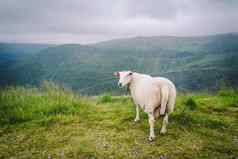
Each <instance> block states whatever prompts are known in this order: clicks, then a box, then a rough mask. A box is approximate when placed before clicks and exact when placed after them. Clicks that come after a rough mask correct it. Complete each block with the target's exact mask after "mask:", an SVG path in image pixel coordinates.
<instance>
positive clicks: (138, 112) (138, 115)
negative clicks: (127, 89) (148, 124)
mask: <svg viewBox="0 0 238 159" xmlns="http://www.w3.org/2000/svg"><path fill="white" fill-rule="evenodd" d="M139 120H140V110H139V105H136V117H135V120H134V121H135V122H137V121H139Z"/></svg>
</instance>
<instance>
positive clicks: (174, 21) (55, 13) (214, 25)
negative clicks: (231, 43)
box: [0, 0, 238, 44]
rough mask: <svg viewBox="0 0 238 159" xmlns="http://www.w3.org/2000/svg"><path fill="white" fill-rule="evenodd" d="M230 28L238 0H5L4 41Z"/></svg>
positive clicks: (1, 8)
mask: <svg viewBox="0 0 238 159" xmlns="http://www.w3.org/2000/svg"><path fill="white" fill-rule="evenodd" d="M225 32H238V0H0V41H1V42H33V43H82V44H85V43H92V42H97V41H103V40H109V39H112V38H123V37H132V36H159V35H176V36H192V35H207V34H216V33H225Z"/></svg>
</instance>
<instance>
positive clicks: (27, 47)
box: [0, 43, 54, 85]
mask: <svg viewBox="0 0 238 159" xmlns="http://www.w3.org/2000/svg"><path fill="white" fill-rule="evenodd" d="M50 46H54V45H49V44H29V43H0V75H1V78H0V85H6V84H8V83H9V82H10V81H8V80H11V79H12V74H15V72H12V71H13V69H12V68H13V67H15V65H16V64H17V63H22V62H23V61H24V60H25V58H28V57H29V56H33V55H34V53H37V52H39V51H41V50H43V49H46V48H48V47H50Z"/></svg>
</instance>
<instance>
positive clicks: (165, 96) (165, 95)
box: [160, 87, 169, 115]
mask: <svg viewBox="0 0 238 159" xmlns="http://www.w3.org/2000/svg"><path fill="white" fill-rule="evenodd" d="M161 89H162V90H161V92H162V99H161V106H160V115H164V114H165V111H166V106H167V103H168V98H169V91H168V88H167V87H163V88H161Z"/></svg>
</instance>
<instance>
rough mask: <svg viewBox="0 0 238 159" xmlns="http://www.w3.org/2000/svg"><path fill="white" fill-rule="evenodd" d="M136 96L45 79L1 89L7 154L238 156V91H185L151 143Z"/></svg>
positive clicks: (1, 131) (0, 153)
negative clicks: (164, 130)
mask: <svg viewBox="0 0 238 159" xmlns="http://www.w3.org/2000/svg"><path fill="white" fill-rule="evenodd" d="M134 109H135V108H134V105H133V103H132V100H131V99H130V97H128V96H111V95H110V94H104V95H102V96H94V97H86V96H83V97H82V96H78V95H76V94H74V93H73V92H72V91H69V90H67V89H64V88H61V87H59V86H56V85H54V84H52V83H48V82H45V83H44V85H42V86H41V88H24V87H9V88H5V89H2V90H1V91H0V117H1V118H0V125H1V126H0V158H6V159H9V158H12V159H15V158H16V159H21V158H22V159H25V158H42V159H43V158H44V159H45V158H48V157H49V156H51V157H52V158H59V159H63V158H75V159H76V158H80V159H81V158H82V159H87V158H89V159H93V158H116V159H117V158H136V159H137V158H160V157H161V158H162V156H164V157H165V158H168V159H177V158H178V159H179V158H189V159H190V158H202V159H203V158H209V159H210V158H224V159H227V158H231V159H232V158H236V157H238V93H237V92H236V91H230V90H222V91H220V92H218V94H216V95H209V94H207V93H201V94H185V95H184V94H180V95H179V96H178V98H177V103H176V110H175V112H174V113H173V114H172V115H171V116H170V119H169V121H170V122H169V125H168V134H166V135H159V133H158V132H159V129H160V126H161V120H158V121H157V124H156V134H157V138H156V141H155V142H152V143H149V142H148V141H147V136H148V127H149V125H148V121H147V116H146V114H144V113H142V112H141V121H140V122H139V123H134V122H133V119H134V116H135V110H134Z"/></svg>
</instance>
